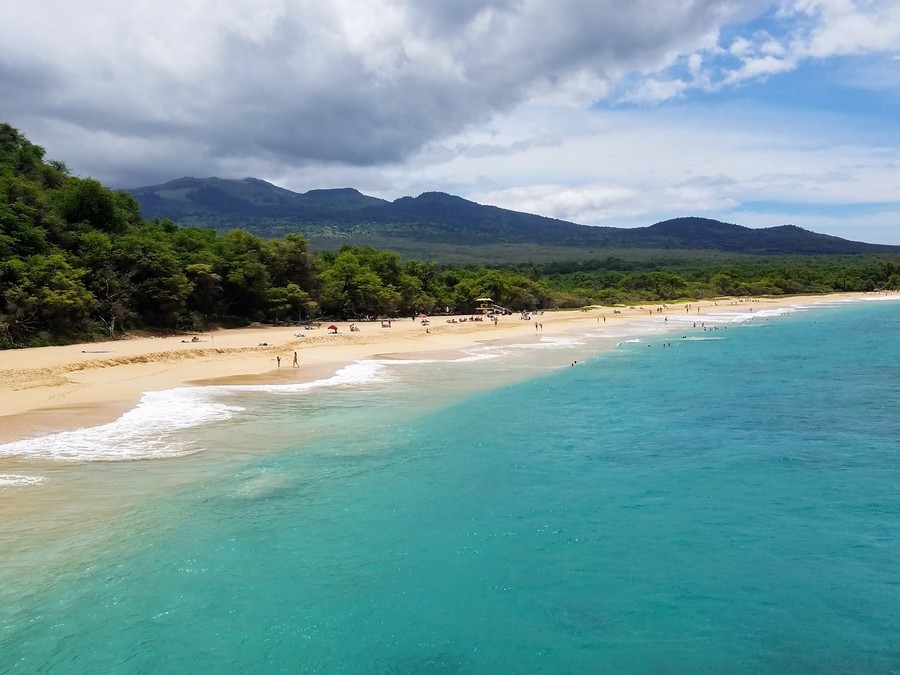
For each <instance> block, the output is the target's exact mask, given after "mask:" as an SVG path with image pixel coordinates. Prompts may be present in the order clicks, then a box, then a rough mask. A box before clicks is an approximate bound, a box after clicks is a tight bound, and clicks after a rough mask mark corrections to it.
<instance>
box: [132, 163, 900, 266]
mask: <svg viewBox="0 0 900 675" xmlns="http://www.w3.org/2000/svg"><path fill="white" fill-rule="evenodd" d="M129 192H130V193H131V195H133V196H134V197H135V198H136V199H137V200H138V202H139V203H140V205H141V211H142V213H143V215H144V217H145V218H149V219H152V218H160V219H170V220H172V221H174V222H176V223H178V224H180V225H186V226H203V227H211V228H213V229H215V230H219V231H224V230H229V229H232V228H242V229H245V230H247V231H249V232H252V233H254V234H257V235H260V236H267V237H280V236H282V235H284V234H285V233H287V232H296V231H300V232H302V233H303V234H304V236H305V237H306V238H307V239H308V240H309V242H310V244H311V246H312V247H313V248H315V249H319V250H337V249H338V248H340V247H341V246H342V245H344V244H354V245H371V246H376V247H381V248H390V249H392V250H396V251H399V252H401V253H404V254H408V255H413V256H416V255H418V256H423V255H429V256H435V257H441V255H440V254H441V253H442V252H444V253H447V252H455V253H456V254H457V257H458V256H463V257H467V256H466V254H467V253H468V255H469V256H471V257H473V258H478V257H479V256H478V255H477V254H476V253H477V252H478V251H481V252H485V251H486V252H487V253H486V255H487V257H488V259H489V258H490V257H495V256H497V255H500V257H501V258H503V259H515V258H516V257H519V258H520V259H527V255H526V254H532V255H533V254H535V253H539V252H541V251H545V250H546V249H547V248H549V249H550V250H551V251H552V252H553V254H554V257H562V258H572V257H578V256H581V257H584V256H585V250H586V249H588V250H590V251H592V252H595V251H596V250H599V249H603V250H608V249H617V250H620V249H661V250H695V251H696V250H708V251H724V252H729V253H751V254H804V255H809V254H855V253H896V252H900V247H896V246H885V245H879V244H866V243H862V242H854V241H848V240H846V239H841V238H839V237H833V236H828V235H824V234H817V233H815V232H810V231H808V230H804V229H802V228H799V227H795V226H792V225H782V226H779V227H771V228H764V229H753V228H748V227H742V226H740V225H734V224H730V223H723V222H720V221H717V220H710V219H708V218H676V219H673V220H666V221H663V222H660V223H656V224H655V225H650V226H649V227H639V228H616V227H591V226H587V225H579V224H576V223H571V222H567V221H563V220H556V219H554V218H545V217H543V216H537V215H533V214H528V213H520V212H518V211H511V210H508V209H501V208H498V207H495V206H485V205H482V204H477V203H475V202H472V201H469V200H466V199H463V198H461V197H456V196H453V195H449V194H445V193H442V192H425V193H423V194H421V195H419V196H418V197H401V198H400V199H397V200H395V201H393V202H390V201H386V200H383V199H378V198H376V197H370V196H367V195H364V194H362V193H361V192H359V191H358V190H355V189H352V188H342V189H334V190H311V191H309V192H305V193H302V194H301V193H296V192H291V191H290V190H286V189H284V188H280V187H277V186H275V185H272V184H271V183H267V182H265V181H262V180H259V179H256V178H244V179H243V180H225V179H221V178H179V179H177V180H174V181H171V182H168V183H164V184H162V185H154V186H149V187H142V188H136V189H133V190H130V191H129ZM566 249H567V252H566V254H565V255H562V254H561V251H563V250H566ZM435 254H437V255H435ZM443 257H447V256H446V255H445V256H443ZM480 257H482V258H484V257H485V256H484V255H482V256H480Z"/></svg>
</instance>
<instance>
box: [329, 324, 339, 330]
mask: <svg viewBox="0 0 900 675" xmlns="http://www.w3.org/2000/svg"><path fill="white" fill-rule="evenodd" d="M328 330H337V326H335V325H334V324H331V325H330V326H328Z"/></svg>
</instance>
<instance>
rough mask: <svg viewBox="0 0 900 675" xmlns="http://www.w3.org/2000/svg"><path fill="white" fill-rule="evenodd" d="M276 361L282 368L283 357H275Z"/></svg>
mask: <svg viewBox="0 0 900 675" xmlns="http://www.w3.org/2000/svg"><path fill="white" fill-rule="evenodd" d="M275 362H276V363H277V364H278V367H279V368H281V357H280V356H276V357H275Z"/></svg>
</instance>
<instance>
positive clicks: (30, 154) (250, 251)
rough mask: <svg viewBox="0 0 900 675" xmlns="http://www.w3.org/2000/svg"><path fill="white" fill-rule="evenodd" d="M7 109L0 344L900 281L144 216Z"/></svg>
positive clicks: (842, 266)
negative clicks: (534, 260)
mask: <svg viewBox="0 0 900 675" xmlns="http://www.w3.org/2000/svg"><path fill="white" fill-rule="evenodd" d="M44 155H45V152H44V150H43V148H41V147H39V146H37V145H34V144H33V143H31V142H29V141H28V140H27V139H26V138H25V137H24V136H23V135H22V134H21V133H20V132H18V131H17V130H16V129H14V128H13V127H11V126H9V125H7V124H0V294H2V300H0V347H2V348H10V347H22V346H37V345H44V344H54V343H60V342H70V341H73V340H82V339H91V338H94V337H116V336H118V335H119V334H120V333H121V332H122V331H125V330H133V329H145V330H164V331H177V330H203V329H206V328H210V327H213V326H240V325H247V324H248V323H250V322H257V321H258V322H304V321H309V320H312V319H315V318H320V317H321V318H335V319H337V318H361V317H372V318H375V317H378V316H398V315H400V316H403V315H410V314H413V313H417V312H425V313H435V312H445V311H452V312H458V313H470V312H472V311H474V309H475V306H476V299H477V298H479V297H482V296H489V297H491V298H493V299H494V301H495V302H496V303H497V304H499V305H502V306H504V307H508V308H510V309H512V310H523V309H524V310H533V309H548V308H554V307H578V306H582V305H587V304H592V303H597V302H603V303H618V302H626V303H627V302H634V301H639V300H663V299H664V300H673V299H677V298H680V297H690V298H700V297H709V296H712V295H722V294H739V295H740V294H751V293H753V294H783V293H797V292H829V291H835V290H871V289H874V288H900V262H898V261H897V260H890V259H884V258H882V259H876V258H872V257H856V256H854V257H852V258H845V259H841V260H832V259H815V260H805V259H800V260H784V261H776V260H754V261H746V262H734V263H731V262H729V263H728V264H723V263H721V262H720V261H706V262H704V263H699V264H691V265H685V264H684V263H678V262H677V261H676V262H670V263H667V264H659V263H658V262H654V261H652V260H644V261H638V262H635V261H624V260H619V259H616V258H610V259H608V260H606V261H605V262H603V261H593V262H592V263H591V264H590V265H589V266H588V265H586V264H579V263H558V264H554V263H544V264H537V265H509V266H505V267H497V268H492V267H486V266H468V267H450V266H446V265H441V264H440V263H438V262H435V261H419V260H403V259H402V258H401V257H400V256H399V255H398V254H397V253H394V252H390V251H382V250H376V249H373V248H370V247H354V246H346V247H344V248H343V249H341V251H339V252H337V253H332V252H317V253H316V252H311V251H309V248H308V245H307V242H306V240H305V239H304V237H303V235H302V234H300V233H290V234H286V235H285V236H284V237H282V238H281V239H264V238H261V237H258V236H256V235H253V234H251V233H249V232H246V231H243V230H232V231H231V232H228V233H225V234H219V233H217V232H215V231H213V230H211V229H205V228H183V227H179V226H177V225H176V224H174V223H173V222H171V221H168V220H153V221H150V222H146V221H144V220H143V219H142V218H141V214H140V209H139V207H138V204H137V202H136V201H135V200H134V198H133V197H131V196H130V195H128V194H127V193H126V192H124V191H114V190H110V189H108V188H106V187H104V186H103V185H102V184H100V183H99V182H98V181H96V180H93V179H89V178H79V177H76V176H73V175H71V173H70V172H69V170H68V168H67V167H66V165H65V164H64V163H62V162H58V161H48V160H47V159H46V158H45V156H44Z"/></svg>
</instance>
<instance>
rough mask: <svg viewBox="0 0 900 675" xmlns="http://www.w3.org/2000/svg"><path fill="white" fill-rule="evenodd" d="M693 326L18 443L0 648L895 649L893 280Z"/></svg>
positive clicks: (184, 667)
mask: <svg viewBox="0 0 900 675" xmlns="http://www.w3.org/2000/svg"><path fill="white" fill-rule="evenodd" d="M672 323H673V324H674V323H675V321H674V320H673V321H672ZM712 323H715V324H716V326H718V328H719V329H718V330H716V331H702V330H701V328H700V327H698V328H696V329H694V327H693V325H691V322H690V321H689V320H688V319H686V318H682V319H681V320H680V322H679V323H678V324H677V326H674V325H673V326H668V328H669V330H670V332H669V333H667V334H665V335H653V334H651V330H658V329H659V326H656V328H652V327H650V326H647V327H644V328H646V330H644V329H643V328H640V327H638V328H637V329H635V330H636V331H638V332H643V333H644V335H643V336H642V337H641V340H640V341H638V342H627V343H623V344H621V345H619V347H618V348H616V349H615V350H613V351H607V352H603V353H599V354H596V353H595V352H596V351H597V345H598V344H600V343H601V342H604V341H609V340H610V339H612V338H611V337H610V336H609V335H605V336H603V335H600V333H601V332H602V331H601V330H600V329H598V331H596V333H597V334H581V335H575V336H569V337H568V338H567V339H566V340H565V341H563V342H562V343H558V344H555V345H550V344H547V343H544V344H543V345H540V344H538V345H535V344H531V345H527V346H525V347H523V348H515V347H500V346H498V347H494V348H493V351H494V352H502V353H501V354H492V355H493V356H497V357H498V358H493V359H482V360H472V361H467V362H461V363H455V364H447V363H427V364H418V365H417V364H410V363H405V364H396V365H390V364H387V365H385V364H374V365H373V364H368V365H367V366H365V367H366V368H369V369H370V370H371V369H373V368H374V369H375V370H377V371H378V372H377V373H375V374H374V375H373V377H371V378H368V379H366V378H361V379H358V380H356V381H354V382H353V383H352V386H347V387H344V386H330V387H322V388H318V389H315V390H310V389H305V390H297V391H291V390H284V389H279V388H270V389H263V390H260V389H258V388H257V389H253V388H246V389H237V390H235V389H232V390H228V391H224V392H223V391H220V392H217V393H215V394H214V395H213V394H210V396H213V398H214V401H213V402H211V403H210V404H209V405H210V409H217V408H215V406H225V407H226V408H227V410H229V411H231V412H230V413H229V414H228V415H223V418H224V419H223V420H222V421H219V422H215V423H211V422H210V421H209V420H207V419H205V418H204V419H205V421H204V422H203V423H201V424H199V425H197V426H193V427H190V428H184V429H181V430H180V431H174V432H171V433H169V432H167V433H166V434H163V435H161V436H159V435H158V436H157V437H156V442H157V443H158V445H159V447H163V446H166V447H172V448H177V449H178V452H187V451H193V450H202V451H201V452H197V453H196V454H190V455H182V456H177V453H173V456H171V457H169V458H167V459H152V460H144V461H131V462H101V463H80V464H61V463H60V462H59V461H58V460H54V459H53V458H52V457H49V456H47V455H46V453H45V454H44V455H42V454H41V453H40V452H39V451H38V450H35V449H34V448H32V450H29V451H28V452H31V453H32V454H31V455H27V456H23V454H22V453H24V452H25V451H24V450H22V449H21V448H20V449H19V450H17V452H19V453H20V454H19V455H17V456H16V457H17V458H18V459H16V461H17V462H18V466H19V467H20V468H19V469H17V471H20V472H21V473H22V474H23V475H32V476H38V477H40V478H43V479H44V481H43V482H42V483H40V484H37V485H20V486H18V487H15V488H7V489H5V490H4V491H2V492H0V508H2V509H3V512H4V513H5V514H12V516H11V517H10V518H7V519H6V521H5V524H4V525H3V526H2V531H0V534H3V535H4V539H5V541H7V542H11V545H10V548H8V549H6V550H4V551H3V552H2V553H0V594H2V597H0V600H2V602H0V671H10V672H34V671H51V672H160V671H164V672H212V671H215V672H298V671H299V672H348V673H372V672H376V673H378V672H385V673H394V672H397V673H407V672H412V673H419V672H421V673H430V672H465V673H479V672H485V673H486V672H491V673H494V672H510V673H514V672H515V673H531V672H548V673H549V672H553V673H556V672H579V673H580V672H597V671H609V672H640V673H643V672H684V673H696V672H834V673H851V672H859V673H882V672H884V673H889V672H898V671H900V637H898V635H900V631H898V630H897V626H900V565H898V562H897V561H898V560H900V461H898V449H900V416H898V415H897V410H898V402H900V347H898V340H897V336H898V335H900V303H897V302H889V303H888V302H885V303H860V304H854V305H850V306H843V307H840V308H833V309H812V310H809V311H804V312H799V313H795V314H792V315H790V316H783V317H774V316H773V317H771V318H768V319H766V318H765V317H757V319H756V320H754V321H753V322H750V323H745V324H741V325H738V324H736V323H734V321H733V318H723V319H722V320H721V321H718V322H714V321H711V322H710V323H709V324H708V325H711V324H712ZM683 335H684V336H687V337H692V338H707V339H703V340H682V339H681V338H682V336H683ZM713 337H714V338H716V339H709V338H713ZM663 344H671V347H664V346H663ZM554 346H555V347H556V348H555V349H554V348H547V349H545V348H543V347H554ZM487 351H488V352H490V351H491V350H487ZM484 354H485V352H484V351H481V352H479V354H478V356H479V358H480V357H481V356H484ZM592 354H594V355H592ZM576 360H577V361H578V364H577V366H575V367H570V366H569V365H568V364H569V363H571V362H572V361H576ZM485 387H488V389H487V390H485ZM117 433H118V432H115V431H113V432H110V437H109V439H107V440H106V441H105V442H107V443H111V442H114V440H115V438H116V437H117ZM95 436H96V434H95ZM99 437H103V436H102V434H101V435H100V436H99ZM55 442H56V441H48V442H47V443H45V448H44V449H45V450H46V449H47V448H52V447H54V445H53V444H54V443H55ZM59 442H60V443H62V444H63V445H65V444H72V443H74V441H72V440H63V441H59ZM129 443H132V444H133V443H139V441H137V440H134V439H133V438H132V439H131V440H129ZM126 445H127V447H126V446H122V447H117V449H116V452H117V453H123V452H128V451H129V450H128V449H127V448H128V447H131V446H130V445H128V444H126ZM78 447H82V446H78ZM131 449H132V450H134V448H133V447H131ZM2 452H3V450H2V448H0V453H2ZM154 452H156V451H154ZM10 454H11V451H7V455H10ZM163 454H164V453H163ZM48 514H49V515H48Z"/></svg>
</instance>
